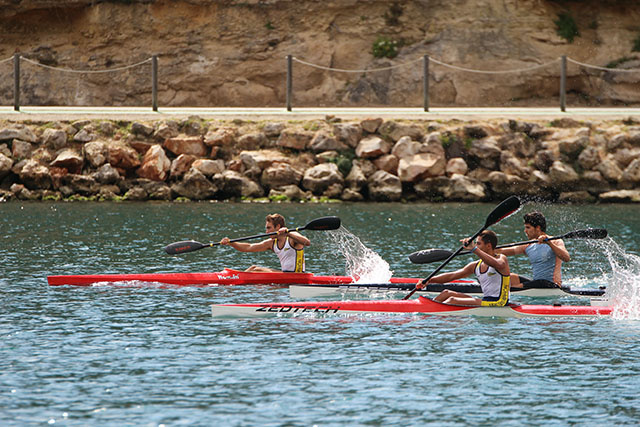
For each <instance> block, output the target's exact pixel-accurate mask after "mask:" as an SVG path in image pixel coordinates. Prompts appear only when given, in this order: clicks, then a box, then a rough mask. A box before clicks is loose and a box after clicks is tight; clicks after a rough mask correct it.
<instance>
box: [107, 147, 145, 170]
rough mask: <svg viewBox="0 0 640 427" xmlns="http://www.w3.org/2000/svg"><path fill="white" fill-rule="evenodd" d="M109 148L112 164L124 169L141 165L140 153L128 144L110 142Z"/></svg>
mask: <svg viewBox="0 0 640 427" xmlns="http://www.w3.org/2000/svg"><path fill="white" fill-rule="evenodd" d="M108 150H109V163H111V166H113V167H116V168H120V169H123V170H127V169H135V168H137V167H138V166H140V155H139V154H138V152H137V151H136V150H134V149H133V148H131V147H129V146H128V145H124V144H122V143H112V144H109V146H108Z"/></svg>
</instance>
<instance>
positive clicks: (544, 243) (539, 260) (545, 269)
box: [496, 211, 571, 288]
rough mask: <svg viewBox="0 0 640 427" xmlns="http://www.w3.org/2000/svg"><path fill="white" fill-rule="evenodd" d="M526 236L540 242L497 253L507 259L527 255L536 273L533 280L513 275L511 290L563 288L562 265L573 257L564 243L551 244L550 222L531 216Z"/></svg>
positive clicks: (533, 214) (535, 215)
mask: <svg viewBox="0 0 640 427" xmlns="http://www.w3.org/2000/svg"><path fill="white" fill-rule="evenodd" d="M524 233H525V234H526V235H527V237H528V238H529V240H538V243H532V244H530V245H526V246H516V247H514V248H505V249H498V250H497V251H496V252H497V253H500V254H503V255H506V256H512V255H520V254H526V255H527V256H528V257H529V263H530V264H531V268H532V270H533V280H530V279H528V278H526V277H522V276H518V275H517V274H515V273H512V274H511V287H512V288H522V287H523V283H526V284H527V286H528V287H540V286H545V287H554V286H561V285H562V263H563V262H569V260H570V259H571V256H570V255H569V251H567V248H566V247H565V245H564V242H563V241H562V239H556V240H548V239H549V238H550V237H551V236H549V235H547V220H546V219H545V217H544V215H543V214H542V213H540V212H537V211H536V212H530V213H528V214H526V215H525V216H524Z"/></svg>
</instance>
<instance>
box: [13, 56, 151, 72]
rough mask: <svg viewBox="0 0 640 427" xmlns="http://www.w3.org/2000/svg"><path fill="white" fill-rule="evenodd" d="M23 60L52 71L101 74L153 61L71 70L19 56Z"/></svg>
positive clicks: (149, 59)
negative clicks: (113, 66)
mask: <svg viewBox="0 0 640 427" xmlns="http://www.w3.org/2000/svg"><path fill="white" fill-rule="evenodd" d="M20 58H21V59H22V60H23V61H24V62H28V63H30V64H33V65H37V66H38V67H42V68H46V69H48V70H54V71H61V72H65V73H76V74H101V73H113V72H116V71H125V70H128V69H130V68H135V67H138V66H140V65H143V64H146V63H148V62H151V61H153V58H152V57H151V58H147V59H145V60H144V61H140V62H136V63H135V64H131V65H125V66H122V67H118V68H109V69H105V70H72V69H70V68H60V67H52V66H51V65H45V64H42V63H40V62H38V61H34V60H32V59H29V58H26V57H24V56H21V57H20Z"/></svg>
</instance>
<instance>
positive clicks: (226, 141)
mask: <svg viewBox="0 0 640 427" xmlns="http://www.w3.org/2000/svg"><path fill="white" fill-rule="evenodd" d="M237 137H238V129H236V128H219V129H215V130H210V131H209V132H207V134H206V135H205V137H204V143H205V145H207V146H209V147H212V146H216V147H228V146H231V145H233V144H234V143H235V142H236V138H237Z"/></svg>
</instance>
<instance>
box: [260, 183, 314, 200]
mask: <svg viewBox="0 0 640 427" xmlns="http://www.w3.org/2000/svg"><path fill="white" fill-rule="evenodd" d="M278 196H285V197H286V198H287V199H289V200H293V201H297V200H308V199H310V198H311V196H312V193H311V191H302V190H301V189H300V187H298V186H297V185H284V186H282V187H279V188H272V189H271V190H270V191H269V198H275V197H278Z"/></svg>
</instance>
